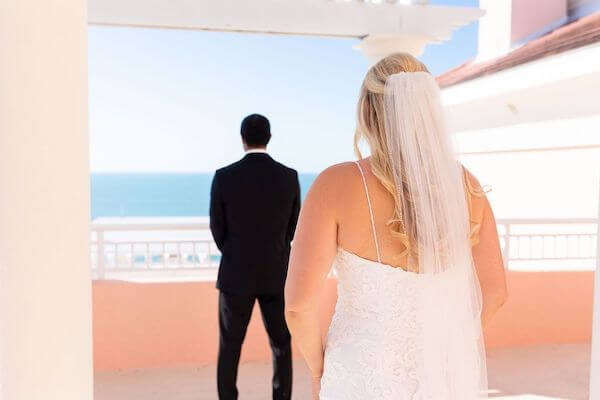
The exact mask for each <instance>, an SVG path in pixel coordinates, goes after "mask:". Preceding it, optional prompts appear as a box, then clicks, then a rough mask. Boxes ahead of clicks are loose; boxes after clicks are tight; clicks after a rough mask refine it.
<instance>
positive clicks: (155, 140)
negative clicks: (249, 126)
mask: <svg viewBox="0 0 600 400" xmlns="http://www.w3.org/2000/svg"><path fill="white" fill-rule="evenodd" d="M430 3H431V4H443V5H460V6H468V7H476V6H477V5H478V0H432V1H430ZM356 43H357V41H355V40H348V39H331V38H310V37H298V36H266V35H250V34H235V33H215V32H199V31H179V30H156V29H141V28H113V27H94V26H92V27H90V28H89V76H90V79H89V82H90V87H89V97H90V103H89V104H90V138H91V142H90V148H91V168H92V171H95V172H98V171H112V172H115V171H121V172H205V171H213V170H214V169H216V168H218V167H220V166H223V165H225V164H227V163H230V162H232V161H235V160H236V159H238V158H240V157H241V155H242V149H241V143H240V138H239V125H240V122H241V120H242V118H243V117H244V116H246V115H247V114H251V113H255V112H256V113H261V114H264V115H265V116H267V117H268V118H269V119H270V120H271V126H272V133H273V138H272V140H271V144H270V145H269V151H270V152H271V153H272V154H273V155H274V157H275V158H276V159H278V160H280V161H282V162H284V163H286V164H288V165H290V166H291V167H294V168H296V169H298V170H299V171H302V172H316V171H320V170H322V169H323V168H325V167H327V166H328V165H331V164H334V163H337V162H340V161H345V160H349V159H352V158H353V152H352V136H353V133H354V120H355V103H356V97H357V94H358V89H359V87H360V83H361V81H362V79H363V77H364V74H365V72H366V70H367V68H368V63H367V60H366V58H365V57H364V56H363V55H362V54H361V53H360V52H358V51H357V50H354V49H353V48H352V47H353V45H354V44H356ZM476 48H477V24H476V23H474V24H471V25H469V26H467V27H464V28H461V29H460V30H458V31H456V32H455V33H454V36H453V37H452V39H451V40H450V41H448V42H446V43H444V44H441V45H430V46H428V47H427V49H426V50H425V54H424V55H423V57H421V59H422V60H423V61H424V62H425V63H426V64H427V65H428V66H429V68H430V70H431V71H432V72H433V73H434V74H439V73H441V72H443V71H445V70H447V69H449V68H452V67H454V66H456V65H458V64H460V63H462V62H464V61H466V60H467V59H469V58H472V57H474V56H475V54H476Z"/></svg>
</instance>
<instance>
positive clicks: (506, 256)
mask: <svg viewBox="0 0 600 400" xmlns="http://www.w3.org/2000/svg"><path fill="white" fill-rule="evenodd" d="M503 250H504V268H508V264H509V262H510V224H504V249H503Z"/></svg>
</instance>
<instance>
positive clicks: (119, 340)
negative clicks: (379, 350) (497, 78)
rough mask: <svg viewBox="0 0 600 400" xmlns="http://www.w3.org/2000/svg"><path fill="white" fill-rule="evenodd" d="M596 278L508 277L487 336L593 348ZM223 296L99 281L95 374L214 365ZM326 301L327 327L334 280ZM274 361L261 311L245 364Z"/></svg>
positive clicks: (197, 289)
mask: <svg viewBox="0 0 600 400" xmlns="http://www.w3.org/2000/svg"><path fill="white" fill-rule="evenodd" d="M593 279H594V278H593V272H587V271H586V272H512V271H511V272H509V273H508V286H509V291H510V298H509V301H508V303H507V304H506V305H505V306H504V308H503V309H502V310H501V311H500V312H499V313H498V315H497V317H496V318H495V320H494V321H493V322H492V324H491V325H490V326H489V328H488V329H487V332H486V342H487V346H488V347H506V346H525V345H535V344H548V343H576V342H589V341H590V340H591V326H592V295H593V293H592V292H593ZM217 294H218V293H217V291H216V289H214V283H213V282H191V283H128V282H121V281H96V282H94V284H93V322H94V367H95V369H96V370H114V369H129V368H152V367H169V366H186V365H188V366H189V365H199V364H206V363H214V362H215V360H216V355H217V344H218V324H217ZM322 296H323V297H322V299H321V302H322V304H323V306H322V316H323V321H324V325H326V324H327V321H328V320H329V319H330V317H331V314H332V312H333V309H334V306H335V298H336V290H335V281H333V280H330V281H328V282H327V284H326V287H325V290H324V292H323V295H322ZM295 355H296V356H298V352H297V351H296V352H295ZM270 359H271V355H270V350H269V345H268V341H267V337H266V334H265V333H264V329H263V327H262V321H261V318H260V313H259V312H258V310H256V309H255V312H254V314H253V317H252V321H251V322H250V326H249V328H248V333H247V335H246V341H245V344H244V348H243V352H242V360H243V361H244V360H245V361H249V360H270Z"/></svg>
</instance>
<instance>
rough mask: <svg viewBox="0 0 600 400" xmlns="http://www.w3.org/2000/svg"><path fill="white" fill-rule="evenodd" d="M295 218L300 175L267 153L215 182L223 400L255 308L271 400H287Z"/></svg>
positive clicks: (232, 390)
mask: <svg viewBox="0 0 600 400" xmlns="http://www.w3.org/2000/svg"><path fill="white" fill-rule="evenodd" d="M299 210H300V186H299V184H298V174H297V172H296V171H295V170H293V169H291V168H288V167H286V166H284V165H282V164H280V163H278V162H276V161H275V160H273V159H272V158H271V157H270V156H269V155H267V154H265V153H249V154H247V155H246V156H245V157H244V158H243V159H241V160H240V161H238V162H236V163H234V164H231V165H229V166H227V167H225V168H222V169H220V170H218V171H217V172H216V174H215V177H214V179H213V184H212V189H211V201H210V229H211V231H212V234H213V237H214V240H215V242H216V244H217V246H218V247H219V249H220V250H221V253H222V257H221V265H220V267H219V276H218V279H217V288H218V289H219V290H220V295H219V327H220V344H219V360H218V366H217V370H218V371H217V375H218V376H217V381H218V382H217V383H218V390H219V398H220V399H221V400H229V399H237V396H238V392H237V388H236V379H237V369H238V363H239V357H240V351H241V346H242V342H243V340H244V336H245V334H246V328H247V326H248V322H249V320H250V316H251V314H252V308H253V306H254V303H255V301H256V300H258V302H259V305H260V308H261V313H262V317H263V322H264V324H265V328H266V330H267V333H268V334H269V340H270V343H271V348H272V350H273V368H274V374H273V399H278V400H279V399H282V400H283V399H290V398H291V385H292V355H291V343H290V334H289V331H288V329H287V326H286V324H285V318H284V301H283V288H284V284H285V278H286V276H287V265H288V260H289V255H290V242H291V240H292V238H293V235H294V231H295V229H296V222H297V220H298V213H299Z"/></svg>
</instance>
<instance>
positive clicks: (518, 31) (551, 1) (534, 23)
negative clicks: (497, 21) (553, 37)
mask: <svg viewBox="0 0 600 400" xmlns="http://www.w3.org/2000/svg"><path fill="white" fill-rule="evenodd" d="M511 14H512V17H511V42H512V43H517V42H519V41H521V40H522V39H524V38H526V37H528V36H530V35H533V34H536V33H540V32H541V31H543V30H545V29H547V28H548V27H549V26H551V25H552V24H555V23H557V22H559V21H563V22H564V19H565V18H566V16H567V0H512V10H511Z"/></svg>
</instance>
